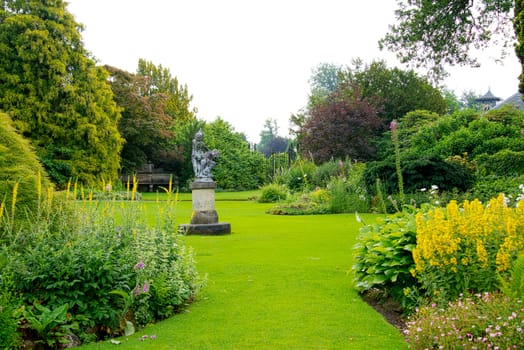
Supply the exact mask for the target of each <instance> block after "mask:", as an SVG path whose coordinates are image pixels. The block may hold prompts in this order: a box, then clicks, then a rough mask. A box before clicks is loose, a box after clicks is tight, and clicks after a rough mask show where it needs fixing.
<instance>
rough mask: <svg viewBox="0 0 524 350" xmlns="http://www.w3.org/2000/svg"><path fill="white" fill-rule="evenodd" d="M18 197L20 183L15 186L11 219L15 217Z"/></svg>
mask: <svg viewBox="0 0 524 350" xmlns="http://www.w3.org/2000/svg"><path fill="white" fill-rule="evenodd" d="M17 196H18V182H16V183H15V185H14V186H13V197H12V198H11V218H12V219H14V217H15V208H16V197H17Z"/></svg>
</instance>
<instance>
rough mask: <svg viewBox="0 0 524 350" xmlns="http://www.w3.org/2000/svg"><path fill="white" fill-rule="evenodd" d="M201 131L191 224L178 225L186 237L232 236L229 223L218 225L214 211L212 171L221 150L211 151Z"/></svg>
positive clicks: (195, 155)
mask: <svg viewBox="0 0 524 350" xmlns="http://www.w3.org/2000/svg"><path fill="white" fill-rule="evenodd" d="M203 139H204V134H203V133H202V129H200V130H198V132H197V133H196V135H195V138H194V139H193V149H192V150H191V162H192V163H193V170H194V171H195V181H193V182H192V183H191V186H190V187H191V202H192V208H193V211H192V213H191V222H190V223H189V224H185V225H179V231H180V232H182V233H184V234H188V235H191V234H198V235H226V234H230V233H231V224H230V223H229V222H218V213H217V211H216V209H215V189H216V183H215V181H213V177H212V175H211V169H212V168H213V167H214V166H215V165H216V162H215V159H217V158H218V153H219V152H218V150H216V149H214V150H209V149H208V148H207V147H206V145H205V144H204V141H203Z"/></svg>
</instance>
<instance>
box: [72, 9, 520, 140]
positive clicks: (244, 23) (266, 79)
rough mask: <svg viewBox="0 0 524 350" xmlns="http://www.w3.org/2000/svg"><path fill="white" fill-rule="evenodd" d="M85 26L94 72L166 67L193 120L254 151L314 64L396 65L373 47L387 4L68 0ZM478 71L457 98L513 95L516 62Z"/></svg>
mask: <svg viewBox="0 0 524 350" xmlns="http://www.w3.org/2000/svg"><path fill="white" fill-rule="evenodd" d="M68 2H69V6H68V10H69V11H70V12H71V13H72V14H73V15H74V16H75V18H76V20H77V22H80V23H82V24H84V26H85V30H84V32H83V34H82V36H83V39H84V45H85V47H86V48H87V49H88V50H89V51H91V53H92V54H93V55H94V56H95V57H96V58H97V60H98V62H99V63H100V64H108V65H111V66H115V67H117V68H120V69H124V70H127V71H129V72H135V71H136V68H137V66H138V60H139V58H143V59H146V60H148V61H152V62H153V63H154V64H155V65H160V64H161V65H162V66H163V67H166V68H169V70H170V72H171V74H172V75H173V76H176V77H177V78H178V80H179V83H181V84H186V85H187V87H188V90H189V93H190V94H192V95H193V106H194V107H197V108H198V114H197V116H198V118H200V119H205V120H209V121H211V120H214V119H215V118H216V117H217V116H220V117H222V118H223V119H224V120H227V121H228V122H230V123H231V124H232V125H233V127H234V128H235V130H236V131H238V132H243V133H245V134H246V135H247V136H248V138H249V140H250V141H251V142H258V141H259V138H260V131H261V130H262V128H263V126H264V121H265V120H266V119H268V118H271V119H277V121H278V125H279V129H280V130H279V133H280V134H281V135H282V136H286V135H287V129H288V126H289V125H288V120H289V117H290V115H291V114H292V113H296V112H298V111H299V110H300V109H301V108H302V107H304V106H305V105H306V103H307V96H308V93H309V83H308V80H309V78H310V77H311V72H312V69H313V68H315V67H316V66H318V64H320V63H334V64H341V65H346V64H350V63H351V60H352V59H353V58H356V57H360V58H362V59H363V60H364V62H366V63H369V62H371V61H372V60H373V59H384V60H386V61H387V62H388V63H389V64H390V66H391V67H393V66H399V64H398V62H397V61H396V59H395V58H394V55H393V54H392V53H389V52H387V51H380V50H379V49H378V45H377V41H378V40H379V39H380V38H381V37H382V36H383V35H384V34H385V33H386V31H387V29H388V25H389V24H393V23H394V22H395V17H394V10H395V6H396V1H392V0H388V1H386V0H366V1H357V0H318V1H317V0H263V1H261V0H249V1H248V0H149V1H143V0H89V1H86V0H68ZM485 55H486V60H485V61H484V64H483V65H482V67H481V68H477V69H468V68H455V69H452V70H451V73H452V75H451V77H450V78H449V79H448V80H447V81H446V85H447V86H448V88H450V89H452V90H454V91H455V92H456V93H457V95H459V96H460V95H461V94H462V92H463V91H469V90H473V91H476V92H478V93H485V92H486V91H487V90H488V88H491V91H492V92H493V93H494V94H495V95H496V96H499V97H501V98H507V97H509V96H510V95H512V94H513V93H515V92H516V91H517V89H518V75H519V69H520V66H519V63H518V60H517V58H516V56H515V55H514V53H513V52H512V53H511V55H510V57H508V59H507V60H506V61H505V62H504V65H497V64H495V63H494V61H493V60H491V59H489V54H487V53H486V54H485Z"/></svg>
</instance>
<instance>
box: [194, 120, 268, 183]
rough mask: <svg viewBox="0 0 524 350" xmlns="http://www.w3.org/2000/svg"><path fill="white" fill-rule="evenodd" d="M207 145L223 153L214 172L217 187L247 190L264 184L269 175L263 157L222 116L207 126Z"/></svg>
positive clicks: (205, 136) (205, 137) (205, 139)
mask: <svg viewBox="0 0 524 350" xmlns="http://www.w3.org/2000/svg"><path fill="white" fill-rule="evenodd" d="M192 137H194V135H192ZM204 143H205V144H206V146H207V147H208V148H209V149H218V151H219V152H220V156H219V158H218V161H217V165H216V167H214V168H213V171H212V172H213V179H214V180H215V182H216V184H217V187H219V188H222V189H236V190H246V189H254V188H258V187H259V186H261V185H262V184H263V182H264V180H265V176H266V169H265V158H264V156H263V155H262V154H261V153H259V152H254V151H252V150H251V149H250V148H249V144H248V142H247V141H246V140H245V137H244V135H243V134H241V133H238V132H236V131H235V130H234V128H233V126H232V125H231V124H229V123H228V122H226V121H225V120H223V119H222V118H220V117H218V118H216V119H215V120H214V121H213V122H211V123H207V124H206V125H205V127H204Z"/></svg>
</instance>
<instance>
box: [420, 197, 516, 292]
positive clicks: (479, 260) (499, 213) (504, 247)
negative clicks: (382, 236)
mask: <svg viewBox="0 0 524 350" xmlns="http://www.w3.org/2000/svg"><path fill="white" fill-rule="evenodd" d="M416 232H417V246H416V247H415V249H413V259H414V261H415V265H416V276H417V279H418V281H419V282H420V283H421V284H422V287H423V288H424V290H425V291H426V293H427V295H428V296H429V297H431V298H432V299H435V300H442V301H449V300H454V299H455V298H457V297H458V296H459V295H460V294H461V293H465V292H466V291H472V292H486V291H493V290H497V289H498V287H499V279H498V277H497V276H498V275H497V274H498V273H505V272H507V271H508V270H509V269H510V267H511V264H512V261H513V259H514V258H516V255H517V253H518V252H519V251H520V250H521V249H523V248H524V235H523V233H524V206H523V205H520V206H519V207H517V208H509V207H507V206H506V205H505V199H504V196H503V195H500V196H499V197H497V198H493V199H492V200H490V202H489V204H487V205H486V206H484V205H482V204H481V203H480V201H478V200H474V201H472V202H469V201H465V202H464V203H463V204H462V206H461V207H459V205H458V204H457V202H456V201H451V202H450V203H449V204H448V205H447V206H446V208H445V209H444V208H434V209H432V210H430V211H428V212H427V213H422V212H419V213H418V214H417V227H416Z"/></svg>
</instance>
